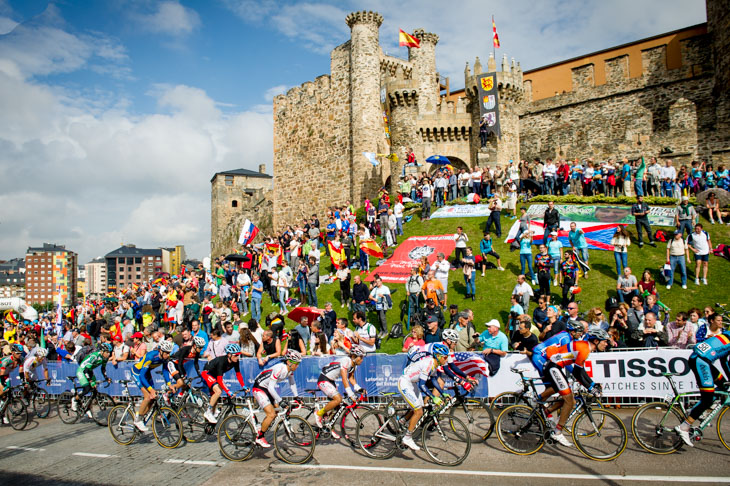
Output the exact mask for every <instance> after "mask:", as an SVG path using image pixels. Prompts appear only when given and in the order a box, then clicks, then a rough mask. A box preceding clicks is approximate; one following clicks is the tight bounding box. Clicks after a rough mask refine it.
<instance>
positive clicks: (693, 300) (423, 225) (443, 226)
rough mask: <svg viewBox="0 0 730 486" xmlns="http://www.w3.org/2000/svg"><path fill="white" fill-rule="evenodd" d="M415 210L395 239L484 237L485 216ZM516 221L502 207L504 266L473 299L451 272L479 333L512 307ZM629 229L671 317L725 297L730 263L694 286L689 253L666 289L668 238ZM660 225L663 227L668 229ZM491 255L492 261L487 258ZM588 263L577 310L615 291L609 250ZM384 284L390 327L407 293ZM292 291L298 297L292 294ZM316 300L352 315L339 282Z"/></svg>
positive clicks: (722, 237)
mask: <svg viewBox="0 0 730 486" xmlns="http://www.w3.org/2000/svg"><path fill="white" fill-rule="evenodd" d="M419 215H420V211H419V212H416V213H415V215H414V217H413V219H412V220H411V221H410V222H409V223H406V224H405V225H404V228H403V229H404V233H405V234H404V235H403V236H401V237H400V238H399V241H403V240H405V239H406V238H407V237H409V236H418V235H440V234H447V233H455V232H456V227H457V226H461V227H463V228H464V231H465V232H466V233H467V235H468V236H469V243H470V246H471V247H472V248H473V249H474V253H475V254H478V253H479V241H480V240H481V238H482V234H483V231H484V227H485V224H486V218H446V219H432V220H430V221H425V222H421V221H420V220H419ZM514 221H515V220H513V219H510V218H509V217H507V216H506V215H505V212H503V214H502V238H500V239H497V238H496V237H495V236H494V235H493V236H492V238H493V240H494V249H495V251H496V252H497V253H499V255H500V256H501V257H502V265H503V266H504V268H505V271H504V272H500V271H498V270H496V269H494V270H487V272H486V276H485V277H481V273H480V272H477V278H476V294H477V296H476V300H475V301H472V300H471V299H469V300H466V299H465V297H464V295H465V285H464V279H463V274H462V273H461V270H455V271H452V272H450V276H449V287H448V291H449V292H448V303H449V304H457V305H458V306H459V309H460V310H463V309H466V308H470V309H472V310H473V311H474V316H475V322H474V323H475V324H476V326H477V331H478V332H482V331H483V330H484V329H485V325H484V324H485V323H486V322H487V321H489V320H491V319H498V320H499V321H500V322H501V323H502V325H503V326H504V325H505V324H506V322H507V317H508V315H509V307H510V294H511V292H512V289H513V287H514V285H515V283H516V279H517V275H518V274H519V273H520V262H519V252H517V251H515V252H510V251H509V245H507V244H505V243H504V239H505V238H506V235H507V233H508V232H509V229H510V228H511V227H512V224H513V223H514ZM701 222H702V224H703V225H704V227H705V230H707V231H708V233H709V234H710V237H711V239H712V243H713V245H714V246H717V245H718V244H719V243H727V242H728V241H729V240H730V227H728V226H725V225H718V224H715V225H711V224H710V222H709V221H707V220H705V219H704V218H701ZM628 229H629V232H630V233H631V235H632V245H631V246H630V247H629V257H628V259H629V266H630V267H631V269H632V270H633V273H634V275H636V276H637V278H640V276H641V272H642V271H643V270H644V268H649V269H651V270H652V272H653V273H654V279H655V280H656V281H657V285H658V292H659V294H660V298H661V301H662V302H664V303H665V304H666V305H668V306H669V307H671V309H672V312H671V314H672V316H674V315H675V313H676V312H679V311H683V310H684V311H686V310H688V309H689V308H691V307H699V308H702V307H703V306H705V305H714V304H715V302H722V303H725V302H727V301H728V295H730V291H729V290H728V289H729V287H726V285H729V284H730V262H728V261H727V260H725V259H723V258H720V257H716V256H713V255H710V268H709V273H708V283H709V285H707V286H705V285H700V286H697V285H695V283H694V258H692V263H691V264H689V265H688V268H687V290H683V289H682V287H681V285H680V283H679V278H680V276H679V273H677V274H676V276H675V284H674V285H673V286H672V289H671V290H667V289H666V288H664V287H663V286H660V279H659V277H658V271H659V268H660V267H661V266H662V265H663V264H664V261H665V258H666V243H664V244H662V243H658V247H657V248H653V247H651V246H648V245H644V247H643V248H641V249H639V247H638V245H636V241H635V240H633V237H634V236H635V233H636V232H635V228H634V227H633V226H629V227H628ZM653 229H654V231H656V230H657V229H659V228H657V227H655V228H653ZM663 229H665V230H666V229H668V228H663ZM670 230H672V229H670ZM645 238H646V236H645ZM537 251H538V250H537V247H535V248H534V251H533V255H534V254H535V253H537ZM452 258H453V254H452ZM490 260H492V259H491V257H490ZM375 262H376V259H375V258H372V257H371V258H370V265H371V266H370V269H371V270H373V269H374V268H375ZM590 265H591V268H592V271H591V272H590V274H589V277H588V278H587V279H581V280H580V283H579V285H580V286H581V288H582V289H583V291H582V293H581V294H579V295H578V297H577V299H578V300H579V301H580V302H581V303H580V309H581V311H585V310H588V309H589V308H590V307H594V306H598V307H601V308H603V307H604V304H605V301H606V298H608V297H609V296H610V295H615V293H616V278H617V276H616V266H615V263H614V257H613V252H611V251H600V250H591V252H590ZM329 268H330V262H329V259H328V258H327V257H326V256H325V255H324V254H323V256H322V265H321V273H322V274H327V273H329ZM357 273H358V272H357V270H353V276H354V275H356V274H357ZM386 285H388V287H389V288H390V291H391V294H392V296H393V309H391V310H390V311H388V314H387V315H388V324H389V326H390V325H392V324H393V323H394V322H397V321H398V320H399V319H400V303H401V302H402V301H403V300H404V299H406V298H407V294H406V291H405V286H404V285H403V284H387V283H386ZM533 288H535V287H533ZM535 290H536V288H535ZM551 290H552V295H553V299H554V302H556V303H559V302H560V298H561V296H562V294H561V289H560V288H559V287H551ZM293 295H294V296H295V297H297V295H296V294H293ZM555 299H557V300H555ZM318 300H319V305H320V307H324V304H325V302H332V303H333V304H334V310H335V311H336V312H337V315H338V317H344V316H345V315H347V317H351V316H352V314H351V313H350V312H348V311H347V308H340V286H339V283H338V282H335V283H334V284H330V285H325V284H322V285H321V286H320V288H319V290H318ZM262 304H263V305H262V307H263V309H262V315H263V316H266V315H267V314H268V313H269V312H272V311H277V310H278V306H274V305H272V304H271V302H270V301H269V299H268V298H267V297H264V301H263V303H262ZM534 308H535V303H534V302H531V303H530V309H529V311H528V313H529V314H530V315H532V311H533V310H534ZM446 313H448V312H446ZM377 319H378V318H377V315H376V313H374V312H372V313H370V315H369V316H368V320H369V322H372V323H376V322H377ZM447 320H448V318H447ZM294 325H295V323H294V322H291V321H288V322H287V328H291V327H293V326H294ZM401 347H402V340H400V339H399V340H390V341H385V340H384V341H383V345H382V348H381V351H382V352H386V353H397V352H400V350H401Z"/></svg>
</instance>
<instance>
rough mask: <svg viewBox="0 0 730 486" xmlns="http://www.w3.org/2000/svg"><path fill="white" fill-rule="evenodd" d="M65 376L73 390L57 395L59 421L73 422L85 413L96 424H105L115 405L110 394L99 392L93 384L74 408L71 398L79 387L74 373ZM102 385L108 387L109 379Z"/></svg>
mask: <svg viewBox="0 0 730 486" xmlns="http://www.w3.org/2000/svg"><path fill="white" fill-rule="evenodd" d="M67 378H68V379H69V380H70V381H71V382H72V383H73V385H74V391H73V392H63V393H61V396H59V397H58V402H56V409H57V410H58V416H59V418H60V419H61V421H62V422H63V423H64V424H73V423H76V421H78V420H79V418H80V417H82V416H84V415H86V416H87V417H89V418H90V419H92V420H93V421H94V422H96V424H97V425H99V426H102V427H105V426H106V425H107V418H108V415H109V410H111V409H112V407H114V406H115V405H116V403H115V402H114V399H113V398H112V397H111V395H107V394H106V393H100V392H99V391H98V389H97V386H98V385H95V386H93V387H92V388H91V393H90V394H88V395H85V396H83V397H81V399H80V400H79V401H78V403H77V404H76V410H74V409H73V404H72V400H73V398H74V396H76V393H77V392H78V390H79V389H80V388H81V387H80V386H78V385H76V379H77V378H76V375H74V376H67ZM104 386H105V387H108V386H109V381H106V382H105V383H104Z"/></svg>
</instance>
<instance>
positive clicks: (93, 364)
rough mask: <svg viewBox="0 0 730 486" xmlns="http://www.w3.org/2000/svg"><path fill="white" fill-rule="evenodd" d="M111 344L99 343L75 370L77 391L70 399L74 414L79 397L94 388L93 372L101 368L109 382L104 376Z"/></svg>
mask: <svg viewBox="0 0 730 486" xmlns="http://www.w3.org/2000/svg"><path fill="white" fill-rule="evenodd" d="M112 351H113V350H112V345H111V343H101V344H99V346H98V347H97V348H96V351H94V352H93V353H91V354H89V355H88V356H87V357H86V358H84V359H83V360H82V361H81V363H80V364H79V367H78V369H77V370H76V379H77V380H78V381H79V386H80V387H81V388H79V390H78V391H77V392H76V395H74V397H73V398H72V399H71V410H73V411H74V412H75V411H76V410H78V402H79V400H81V397H83V396H84V395H86V394H87V393H89V392H90V391H91V389H92V388H93V387H95V386H96V376H94V370H95V369H96V368H98V367H101V374H102V375H103V376H104V379H105V380H106V381H109V377H108V376H107V374H106V363H107V361H109V358H110V357H111V355H112Z"/></svg>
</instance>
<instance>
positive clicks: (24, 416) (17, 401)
mask: <svg viewBox="0 0 730 486" xmlns="http://www.w3.org/2000/svg"><path fill="white" fill-rule="evenodd" d="M5 418H7V419H8V423H10V426H11V427H12V428H14V429H15V430H23V429H24V428H25V426H26V425H28V420H29V419H30V414H29V413H28V408H27V407H26V406H25V403H24V402H23V400H22V399H21V398H19V397H11V398H10V401H9V402H8V405H7V406H6V407H5Z"/></svg>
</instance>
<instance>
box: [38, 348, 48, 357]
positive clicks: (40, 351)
mask: <svg viewBox="0 0 730 486" xmlns="http://www.w3.org/2000/svg"><path fill="white" fill-rule="evenodd" d="M35 355H36V356H38V357H39V358H45V357H46V356H48V350H47V349H46V348H38V350H37V351H36V352H35Z"/></svg>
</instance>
